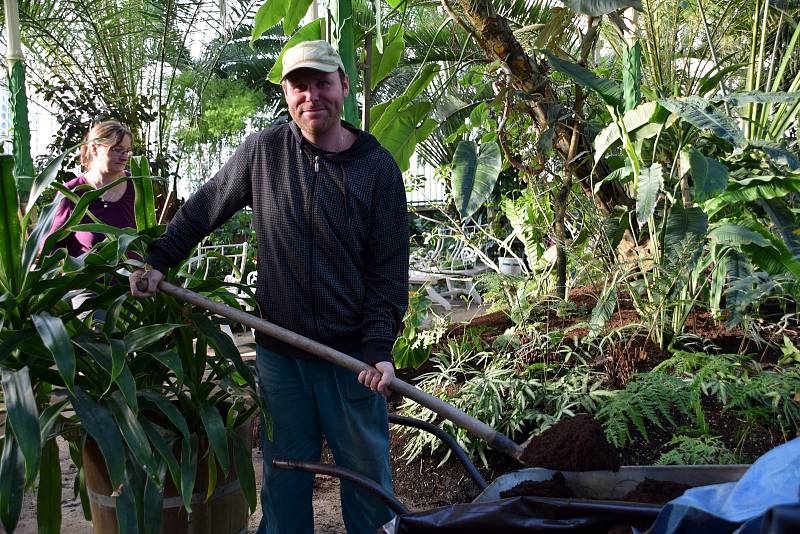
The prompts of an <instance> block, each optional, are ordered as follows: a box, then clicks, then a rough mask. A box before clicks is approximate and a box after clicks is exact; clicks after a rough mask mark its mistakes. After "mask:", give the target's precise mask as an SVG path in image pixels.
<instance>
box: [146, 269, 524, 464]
mask: <svg viewBox="0 0 800 534" xmlns="http://www.w3.org/2000/svg"><path fill="white" fill-rule="evenodd" d="M140 282H144V281H143V280H140ZM145 283H146V282H145ZM139 289H140V290H141V291H144V290H146V289H147V287H146V286H144V287H140V288H139ZM159 289H161V291H163V292H164V293H166V294H168V295H172V296H173V297H175V298H177V299H179V300H182V301H184V302H188V303H190V304H194V305H195V306H199V307H201V308H204V309H206V310H208V311H210V312H212V313H215V314H217V315H221V316H223V317H227V318H228V319H232V320H234V321H237V322H239V323H241V324H243V325H245V326H249V327H250V328H253V329H255V330H258V331H259V332H261V333H263V334H266V335H268V336H271V337H274V338H275V339H279V340H281V341H283V342H285V343H288V344H290V345H293V346H295V347H297V348H299V349H302V350H304V351H306V352H308V353H310V354H314V355H316V356H319V357H320V358H322V359H323V360H326V361H329V362H331V363H334V364H336V365H339V366H341V367H344V368H345V369H349V370H351V371H353V372H354V373H360V372H361V371H363V370H365V369H371V367H370V366H369V365H368V364H366V363H364V362H362V361H360V360H357V359H355V358H353V357H351V356H348V355H347V354H344V353H342V352H339V351H338V350H334V349H332V348H330V347H327V346H325V345H323V344H322V343H318V342H316V341H314V340H311V339H308V338H307V337H303V336H301V335H299V334H296V333H294V332H292V331H290V330H287V329H285V328H282V327H280V326H278V325H275V324H272V323H270V322H268V321H265V320H263V319H260V318H258V317H255V316H254V315H250V314H249V313H245V312H243V311H241V310H237V309H235V308H231V307H230V306H227V305H225V304H222V303H220V302H215V301H213V300H210V299H208V298H206V297H203V296H201V295H198V294H197V293H195V292H194V291H189V290H188V289H184V288H182V287H178V286H176V285H174V284H171V283H169V282H167V281H164V280H162V281H161V283H160V284H159ZM389 387H390V388H391V389H392V391H395V392H397V393H400V394H401V395H403V396H405V397H408V398H409V399H412V400H413V401H415V402H417V403H419V404H421V405H422V406H425V407H426V408H428V409H430V410H433V411H434V412H436V413H437V414H439V415H441V416H442V417H444V418H446V419H449V420H450V421H452V422H453V423H455V424H456V425H458V426H460V427H461V428H463V429H465V430H468V431H470V432H472V433H473V434H475V435H476V436H477V437H479V438H481V439H482V440H484V441H486V442H487V443H489V444H490V445H491V446H493V447H494V448H495V449H497V450H499V451H500V452H503V453H505V454H507V455H509V456H511V457H512V458H514V459H515V460H520V456H521V455H522V451H523V448H522V447H521V446H519V445H517V444H516V443H514V442H513V441H511V440H510V439H509V438H508V437H507V436H505V435H503V434H501V433H500V432H498V431H497V430H495V429H493V428H492V427H490V426H489V425H487V424H486V423H484V422H482V421H479V420H477V419H475V418H474V417H472V416H470V415H467V414H466V413H464V412H462V411H461V410H459V409H458V408H456V407H455V406H451V405H450V404H447V403H446V402H444V401H442V400H441V399H439V398H437V397H434V396H433V395H429V394H427V393H425V392H424V391H422V390H420V389H418V388H416V387H414V386H412V385H411V384H409V383H407V382H403V381H402V380H400V379H399V378H396V377H395V378H394V379H392V382H391V384H390V386H389Z"/></svg>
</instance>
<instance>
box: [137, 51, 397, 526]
mask: <svg viewBox="0 0 800 534" xmlns="http://www.w3.org/2000/svg"><path fill="white" fill-rule="evenodd" d="M282 74H283V77H282V79H281V86H282V88H283V93H284V96H285V97H286V103H287V104H288V107H289V114H290V115H291V117H292V119H293V121H292V122H290V123H288V124H284V125H280V126H276V127H272V128H269V129H267V130H264V131H262V132H259V133H256V134H253V135H251V136H249V137H248V138H247V139H246V140H245V142H244V143H243V144H242V145H241V146H240V147H239V148H238V150H237V151H236V154H235V155H234V156H233V157H232V158H231V159H230V160H229V161H228V162H227V163H226V164H225V165H224V166H223V167H222V169H221V170H220V171H219V172H218V173H217V174H216V175H215V176H214V177H213V178H212V179H211V180H209V181H208V182H207V183H206V184H205V185H204V186H203V187H202V188H201V189H200V190H199V191H198V192H197V193H196V194H195V195H193V196H192V197H191V198H190V199H189V200H188V201H187V202H186V204H185V205H184V206H183V207H182V208H181V209H180V210H179V211H178V213H177V214H176V216H175V218H174V219H173V221H172V222H171V223H170V224H169V227H168V228H167V231H166V233H165V234H164V235H163V236H162V237H161V238H159V239H158V240H156V241H154V242H153V244H152V245H151V247H150V250H149V254H148V256H147V258H146V261H147V263H148V264H150V265H151V266H152V268H151V269H150V270H147V271H144V270H141V271H137V272H135V273H133V274H132V275H131V292H132V293H133V295H134V296H138V297H146V296H150V295H153V294H154V293H155V291H156V290H157V285H158V282H159V281H160V280H161V278H162V276H163V275H162V273H163V272H164V271H165V269H167V268H169V267H171V266H174V265H176V264H177V263H178V262H179V261H180V260H181V259H182V258H185V257H187V256H188V254H189V253H190V251H191V249H192V248H193V247H194V246H195V245H196V244H197V243H198V242H199V241H200V240H201V239H202V238H203V237H204V236H206V235H208V234H209V233H210V232H211V231H213V230H214V229H215V228H217V227H218V226H220V225H221V224H222V223H223V222H225V221H226V220H227V219H228V218H230V217H231V216H232V215H233V214H234V213H235V212H236V211H238V210H239V209H241V208H243V207H245V206H248V205H249V206H252V208H253V226H254V227H255V230H256V236H257V240H258V284H257V288H256V300H257V302H258V304H259V308H260V313H261V315H262V316H263V317H264V318H265V319H267V320H268V321H271V322H273V323H276V324H278V325H281V326H283V327H285V328H287V329H289V330H293V331H295V332H297V333H299V334H302V335H304V336H307V337H310V338H312V339H315V340H316V341H319V342H321V343H323V344H325V345H328V346H331V347H333V348H335V349H338V350H341V351H342V352H345V353H347V354H350V355H352V356H354V357H356V358H359V359H361V360H363V361H365V362H367V363H369V364H371V365H372V366H373V367H374V369H371V370H370V371H364V372H362V373H361V374H360V375H359V376H358V377H357V378H356V376H355V375H353V374H352V373H351V372H350V371H346V370H344V369H340V368H337V367H336V366H334V365H332V364H329V363H327V362H324V361H320V360H316V359H313V356H311V355H309V354H307V353H304V352H303V351H301V350H299V349H295V348H294V347H291V346H289V345H287V344H284V343H282V342H281V341H280V340H276V339H271V338H269V337H267V336H264V335H262V334H260V333H258V334H256V341H257V344H258V346H257V351H256V354H257V355H256V367H257V370H258V377H259V388H260V391H261V394H262V395H263V396H264V399H265V401H266V404H267V407H268V409H269V411H270V414H271V416H272V421H273V423H272V424H273V427H272V428H273V439H272V440H271V441H269V440H266V439H262V451H263V455H264V484H263V488H262V492H261V499H262V510H263V514H264V515H263V518H262V521H261V525H260V527H259V530H258V532H259V533H264V532H278V533H282V534H283V533H285V534H298V533H303V532H312V531H313V528H314V524H313V513H312V508H311V495H312V486H313V475H312V474H309V473H299V472H295V471H281V470H276V469H274V468H273V467H272V460H273V458H283V459H293V460H305V461H317V460H319V457H320V452H321V447H322V437H323V436H325V438H326V440H327V442H328V445H329V446H330V448H331V451H332V452H333V456H334V460H335V462H336V464H337V465H339V466H342V467H347V468H350V469H353V470H355V471H357V472H359V473H361V474H363V475H365V476H367V477H369V478H371V479H372V480H375V481H376V482H378V483H379V484H380V485H381V486H383V487H384V488H385V489H386V490H387V491H389V492H391V491H392V489H391V471H390V467H389V451H388V445H389V434H388V421H387V409H386V400H385V398H384V397H383V396H382V395H379V394H378V393H376V392H380V393H382V394H384V395H385V394H387V393H388V389H387V386H388V384H389V383H390V382H391V380H392V378H393V377H394V367H393V364H392V359H391V348H392V345H393V343H394V339H395V335H396V332H397V331H398V329H399V328H400V326H401V322H402V317H403V314H404V313H405V309H406V306H407V298H408V286H407V282H408V225H407V218H406V217H407V216H406V202H405V190H404V187H403V182H402V177H401V174H400V170H399V169H398V167H397V165H396V164H395V162H394V160H393V159H392V157H391V155H390V154H389V153H388V152H387V151H386V150H385V149H383V148H382V147H381V146H380V145H379V144H378V142H377V140H375V138H374V137H372V136H371V135H369V134H367V133H365V132H363V131H360V130H358V129H356V128H354V127H353V126H351V125H350V124H347V123H346V122H343V121H341V119H340V116H341V112H342V104H343V102H344V99H345V97H346V96H347V94H348V91H349V80H348V78H347V76H346V75H345V73H344V67H343V65H342V61H341V59H340V58H339V55H338V54H337V53H336V51H335V50H334V49H333V47H331V46H330V45H329V44H328V43H326V42H325V41H310V42H304V43H300V44H298V45H296V46H295V47H293V48H291V49H289V50H287V51H286V54H285V55H284V58H283V73H282ZM139 279H144V280H146V281H147V282H148V289H147V291H139V290H138V289H136V283H137V281H138V280H139ZM359 382H360V384H359ZM362 384H363V385H362ZM364 386H368V388H369V389H368V388H366V387H364ZM341 498H342V515H343V517H344V521H345V525H346V526H347V530H348V532H358V533H360V532H373V531H374V530H375V529H376V528H377V527H378V526H380V525H382V524H384V523H385V522H387V521H389V520H390V519H391V517H392V513H391V511H390V510H389V509H388V508H387V507H386V506H385V505H384V504H382V503H381V502H380V501H379V500H378V499H376V498H374V497H373V496H372V495H370V494H369V493H368V492H366V491H364V490H361V489H360V488H358V487H356V486H355V485H353V484H352V483H350V482H347V481H342V489H341Z"/></svg>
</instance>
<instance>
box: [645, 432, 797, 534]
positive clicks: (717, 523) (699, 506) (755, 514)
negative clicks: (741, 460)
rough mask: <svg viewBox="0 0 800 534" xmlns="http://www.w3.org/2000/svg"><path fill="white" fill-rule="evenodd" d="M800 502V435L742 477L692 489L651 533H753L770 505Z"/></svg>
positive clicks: (671, 504) (664, 513)
mask: <svg viewBox="0 0 800 534" xmlns="http://www.w3.org/2000/svg"><path fill="white" fill-rule="evenodd" d="M798 504H800V438H795V439H793V440H792V441H789V442H788V443H784V444H783V445H780V446H778V447H775V448H774V449H772V450H771V451H769V452H767V453H766V454H764V455H763V456H761V457H760V458H759V459H758V460H756V461H755V463H753V465H752V466H751V467H750V468H749V469H748V470H747V471H746V472H745V474H744V476H742V478H741V479H740V480H739V481H738V482H729V483H726V484H714V485H711V486H702V487H699V488H692V489H689V490H686V492H685V493H684V494H683V495H681V496H680V497H678V498H677V499H675V500H673V501H670V502H669V503H667V505H666V506H664V509H663V510H662V511H661V513H660V514H659V515H658V518H657V519H656V521H655V522H654V523H653V526H652V527H651V528H650V529H649V530H648V531H647V533H648V534H684V533H696V532H702V533H703V534H722V533H725V534H729V533H731V532H735V533H736V534H753V533H759V532H761V528H762V524H763V523H764V521H763V519H764V516H765V514H766V513H767V511H768V510H770V509H772V508H774V507H778V506H782V505H798Z"/></svg>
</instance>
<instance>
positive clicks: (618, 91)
mask: <svg viewBox="0 0 800 534" xmlns="http://www.w3.org/2000/svg"><path fill="white" fill-rule="evenodd" d="M539 52H540V53H541V54H542V55H543V56H545V57H546V58H547V61H548V62H549V63H550V66H551V67H553V69H554V70H556V71H558V72H560V73H561V74H563V75H565V76H567V77H568V78H569V79H570V80H572V81H573V82H575V83H577V84H578V85H580V86H581V87H583V88H585V89H591V90H592V91H595V92H596V93H597V94H598V95H599V96H600V98H602V99H603V101H604V102H605V103H606V104H607V105H609V106H611V107H613V108H616V109H623V105H624V104H623V96H622V88H621V87H620V86H619V85H618V84H617V83H616V82H614V81H612V80H609V79H608V78H601V77H600V76H598V75H596V74H595V73H593V72H592V71H590V70H589V69H587V68H586V67H582V66H581V65H578V64H577V63H575V62H573V61H567V60H565V59H561V58H560V57H558V56H556V55H555V54H553V53H552V52H550V51H549V50H539Z"/></svg>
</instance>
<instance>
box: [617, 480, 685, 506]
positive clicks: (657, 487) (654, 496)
mask: <svg viewBox="0 0 800 534" xmlns="http://www.w3.org/2000/svg"><path fill="white" fill-rule="evenodd" d="M689 488H691V486H689V485H687V484H680V483H678V482H672V481H671V480H654V479H652V478H645V479H644V480H642V481H641V482H639V484H638V485H637V486H636V487H635V488H633V489H632V490H631V491H629V492H628V493H627V494H626V495H625V496H624V497H623V498H622V500H623V501H632V502H645V503H650V504H666V503H668V502H669V501H671V500H672V499H675V498H677V497H680V496H681V495H683V492H684V491H686V490H687V489H689Z"/></svg>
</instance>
